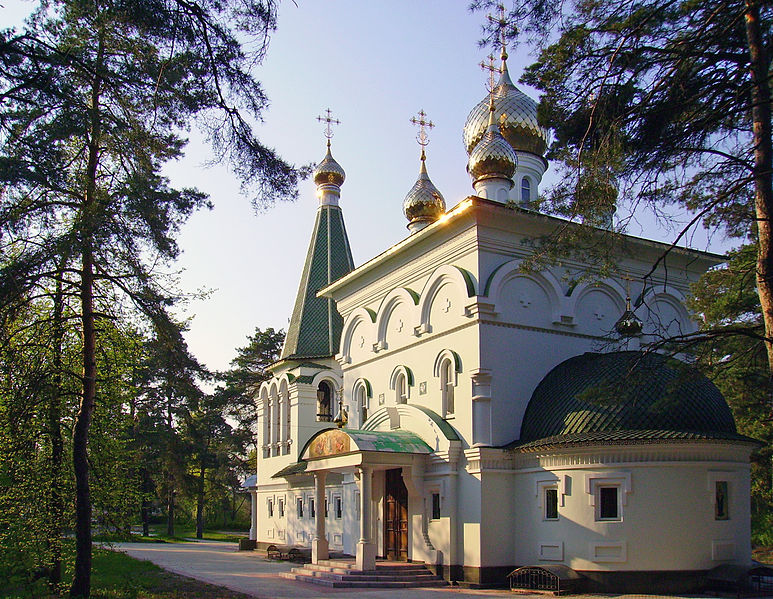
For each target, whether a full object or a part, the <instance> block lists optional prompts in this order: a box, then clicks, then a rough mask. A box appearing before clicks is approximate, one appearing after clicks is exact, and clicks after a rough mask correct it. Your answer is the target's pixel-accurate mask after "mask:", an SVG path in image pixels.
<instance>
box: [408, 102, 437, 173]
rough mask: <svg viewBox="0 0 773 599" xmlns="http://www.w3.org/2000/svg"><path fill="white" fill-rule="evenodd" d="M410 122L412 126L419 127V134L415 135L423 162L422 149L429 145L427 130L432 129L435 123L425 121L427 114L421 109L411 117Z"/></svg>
mask: <svg viewBox="0 0 773 599" xmlns="http://www.w3.org/2000/svg"><path fill="white" fill-rule="evenodd" d="M417 117H418V118H417ZM411 122H412V123H413V124H414V125H417V126H418V127H419V133H418V134H417V135H416V141H418V142H419V145H420V146H421V156H422V160H423V159H424V148H425V147H426V146H427V144H428V143H429V135H428V134H427V129H432V128H434V127H435V123H433V122H432V121H428V120H427V113H426V112H424V110H423V109H422V110H419V113H418V114H417V115H416V116H413V117H411Z"/></svg>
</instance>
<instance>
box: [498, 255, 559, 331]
mask: <svg viewBox="0 0 773 599" xmlns="http://www.w3.org/2000/svg"><path fill="white" fill-rule="evenodd" d="M484 295H487V296H488V297H489V298H490V299H491V300H492V302H493V304H494V306H495V310H496V311H497V312H498V313H499V318H500V320H503V321H506V322H514V323H518V324H526V325H530V326H541V327H547V326H551V325H552V324H553V323H557V322H560V321H561V316H560V312H561V298H562V296H563V293H562V292H561V283H560V281H558V279H556V277H555V275H553V273H551V272H550V271H544V272H528V271H523V270H521V260H511V261H510V262H505V263H504V264H502V265H500V266H499V267H497V268H496V269H495V270H494V272H493V273H491V276H490V277H489V278H488V281H487V282H486V288H485V291H484Z"/></svg>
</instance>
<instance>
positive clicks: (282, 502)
mask: <svg viewBox="0 0 773 599" xmlns="http://www.w3.org/2000/svg"><path fill="white" fill-rule="evenodd" d="M277 508H279V517H280V518H284V517H285V500H284V499H280V500H279V503H277Z"/></svg>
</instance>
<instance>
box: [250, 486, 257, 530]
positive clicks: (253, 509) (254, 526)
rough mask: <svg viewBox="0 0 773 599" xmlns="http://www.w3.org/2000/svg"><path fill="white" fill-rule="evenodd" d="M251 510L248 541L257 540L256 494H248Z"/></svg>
mask: <svg viewBox="0 0 773 599" xmlns="http://www.w3.org/2000/svg"><path fill="white" fill-rule="evenodd" d="M250 500H251V508H250V540H251V541H257V540H258V492H257V491H251V492H250Z"/></svg>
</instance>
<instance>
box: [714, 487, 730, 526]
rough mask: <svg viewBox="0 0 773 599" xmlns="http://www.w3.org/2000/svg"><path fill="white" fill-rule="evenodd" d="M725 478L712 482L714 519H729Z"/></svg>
mask: <svg viewBox="0 0 773 599" xmlns="http://www.w3.org/2000/svg"><path fill="white" fill-rule="evenodd" d="M727 491H728V486H727V481H726V480H718V481H715V482H714V520H729V519H730V509H729V508H730V506H729V505H728V500H729V494H728V492H727Z"/></svg>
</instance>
